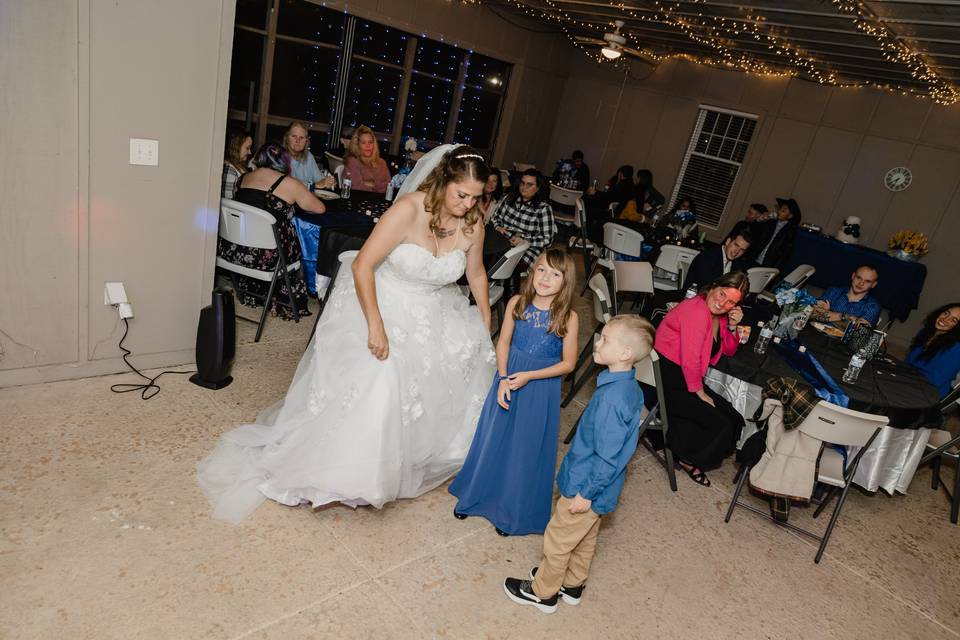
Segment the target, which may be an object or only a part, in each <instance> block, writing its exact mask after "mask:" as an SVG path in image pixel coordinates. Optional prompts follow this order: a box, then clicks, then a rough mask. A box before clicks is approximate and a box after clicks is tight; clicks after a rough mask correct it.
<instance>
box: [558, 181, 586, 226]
mask: <svg viewBox="0 0 960 640" xmlns="http://www.w3.org/2000/svg"><path fill="white" fill-rule="evenodd" d="M582 195H583V191H574V190H573V189H564V188H563V187H558V186H557V185H555V184H553V183H552V182H551V183H550V202H552V203H554V204H558V205H561V206H564V207H576V205H577V200H578V199H580V197H581V196H582ZM553 219H554V221H555V222H556V223H557V224H562V225H566V226H568V227H572V226H575V225H576V218H575V213H565V212H562V211H558V210H557V209H556V208H554V210H553Z"/></svg>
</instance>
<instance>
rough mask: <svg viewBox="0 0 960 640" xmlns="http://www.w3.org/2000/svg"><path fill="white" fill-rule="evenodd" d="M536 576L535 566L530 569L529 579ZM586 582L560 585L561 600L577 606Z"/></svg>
mask: <svg viewBox="0 0 960 640" xmlns="http://www.w3.org/2000/svg"><path fill="white" fill-rule="evenodd" d="M536 577H537V567H534V568H533V569H530V580H535V579H536ZM586 586H587V583H583V584H582V585H580V586H579V587H565V586H563V585H560V597H561V598H563V601H564V602H565V603H566V604H570V605H573V606H577V605H578V604H580V598H582V597H583V590H584V589H585V588H586Z"/></svg>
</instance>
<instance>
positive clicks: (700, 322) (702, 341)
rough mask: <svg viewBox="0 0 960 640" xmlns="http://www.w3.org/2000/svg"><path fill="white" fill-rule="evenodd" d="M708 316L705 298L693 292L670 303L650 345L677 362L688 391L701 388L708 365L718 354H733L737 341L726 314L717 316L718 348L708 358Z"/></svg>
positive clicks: (711, 343) (709, 343)
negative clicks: (673, 303)
mask: <svg viewBox="0 0 960 640" xmlns="http://www.w3.org/2000/svg"><path fill="white" fill-rule="evenodd" d="M712 318H713V314H711V313H710V310H709V309H708V308H707V302H706V300H704V299H703V298H702V297H701V296H694V297H693V298H690V299H688V300H684V301H683V302H681V303H680V304H678V305H677V306H676V307H674V308H673V309H672V310H671V311H670V313H668V314H667V315H666V316H665V317H664V319H663V320H662V321H661V322H660V326H659V327H658V328H657V339H656V341H655V342H654V348H656V350H657V353H659V354H660V355H662V356H663V357H665V358H667V359H668V360H670V361H671V362H674V363H676V364H678V365H680V368H681V369H682V370H683V378H684V380H686V381H687V390H688V391H690V393H696V392H697V391H699V390H700V389H702V388H703V376H705V375H706V373H707V367H708V366H709V365H711V364H716V363H717V361H718V360H720V356H721V355H725V356H732V355H733V354H735V353H736V352H737V345H739V344H740V340H739V338H738V337H737V334H736V333H735V332H731V331H729V330H728V329H727V320H726V318H725V317H724V318H720V351H719V352H717V355H716V356H715V357H713V358H711V357H710V350H711V347H712V346H713V333H712V331H711V320H712Z"/></svg>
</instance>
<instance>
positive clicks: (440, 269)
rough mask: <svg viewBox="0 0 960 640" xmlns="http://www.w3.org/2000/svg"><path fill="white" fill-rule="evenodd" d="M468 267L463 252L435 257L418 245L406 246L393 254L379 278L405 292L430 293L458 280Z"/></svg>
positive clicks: (395, 250) (398, 248)
mask: <svg viewBox="0 0 960 640" xmlns="http://www.w3.org/2000/svg"><path fill="white" fill-rule="evenodd" d="M466 266H467V256H466V254H465V253H464V252H463V251H462V250H461V249H454V250H453V251H451V252H450V253H446V254H444V255H442V256H440V257H436V256H434V255H433V254H432V253H430V252H429V251H427V250H426V249H424V248H423V247H421V246H420V245H418V244H413V243H405V244H400V245H397V246H396V247H395V248H394V249H393V251H391V252H390V254H389V255H388V256H387V257H386V258H385V259H384V261H383V263H382V264H381V265H380V267H379V268H378V269H377V275H378V276H381V277H386V278H388V279H390V280H391V284H396V285H398V286H400V287H401V288H403V289H404V290H407V291H411V292H422V293H429V292H430V291H433V290H435V289H437V288H439V287H443V286H446V285H448V284H452V283H454V282H456V281H457V280H459V279H460V276H462V275H463V272H464V269H466Z"/></svg>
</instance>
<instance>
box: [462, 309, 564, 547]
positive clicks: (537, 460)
mask: <svg viewBox="0 0 960 640" xmlns="http://www.w3.org/2000/svg"><path fill="white" fill-rule="evenodd" d="M549 323H550V312H549V311H542V310H540V309H537V308H536V307H534V306H533V305H530V306H528V307H527V309H526V311H525V312H524V318H523V319H522V320H517V321H516V323H515V324H514V328H513V338H512V340H511V342H510V356H509V358H508V362H507V372H508V373H515V372H519V371H534V370H537V369H543V368H545V367H549V366H552V365H555V364H557V363H558V362H560V360H561V359H562V356H563V340H562V339H561V338H560V337H558V336H557V335H556V334H554V333H550V331H549V329H548V326H549ZM498 383H499V378H497V377H494V381H493V384H492V385H491V387H490V392H489V393H488V394H487V399H486V402H485V403H484V405H483V410H482V411H481V413H480V421H479V423H478V425H477V431H476V433H475V434H474V437H473V444H471V445H470V452H469V453H468V454H467V459H466V461H465V462H464V464H463V469H461V470H460V473H459V474H458V475H457V477H456V479H455V480H454V481H453V483H452V484H451V485H450V493H452V494H453V495H455V496H457V498H459V500H458V501H457V506H456V510H457V511H458V512H460V513H464V514H467V515H471V516H483V517H484V518H486V519H487V520H489V521H490V522H491V523H493V525H494V526H495V527H497V528H499V529H501V530H502V531H504V532H506V533H509V534H511V535H524V534H528V533H543V531H544V529H546V527H547V522H549V521H550V508H551V506H552V505H553V478H554V475H555V471H556V462H557V437H558V436H557V434H558V429H559V427H560V377H554V378H547V379H545V380H531V381H530V382H528V383H527V384H526V385H524V386H523V387H521V388H520V389H518V390H516V391H514V392H512V393H511V401H510V410H509V411H507V410H506V409H503V408H502V407H501V406H500V405H498V404H497V386H498Z"/></svg>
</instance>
